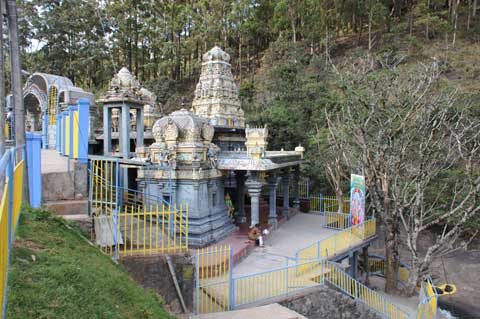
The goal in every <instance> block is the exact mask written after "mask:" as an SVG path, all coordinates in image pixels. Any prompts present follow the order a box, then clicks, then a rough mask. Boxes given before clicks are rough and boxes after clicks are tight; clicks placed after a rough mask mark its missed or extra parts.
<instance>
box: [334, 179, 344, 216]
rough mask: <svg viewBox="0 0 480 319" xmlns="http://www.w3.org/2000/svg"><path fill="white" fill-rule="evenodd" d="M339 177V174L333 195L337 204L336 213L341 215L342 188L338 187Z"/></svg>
mask: <svg viewBox="0 0 480 319" xmlns="http://www.w3.org/2000/svg"><path fill="white" fill-rule="evenodd" d="M341 178H342V177H341V176H340V174H337V181H336V182H335V184H336V190H335V195H336V196H337V203H338V213H339V214H342V213H343V199H342V197H343V193H342V188H341V187H340V183H341Z"/></svg>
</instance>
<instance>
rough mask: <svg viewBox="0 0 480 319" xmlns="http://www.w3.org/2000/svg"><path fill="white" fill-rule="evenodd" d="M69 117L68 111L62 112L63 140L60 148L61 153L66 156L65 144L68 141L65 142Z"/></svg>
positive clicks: (61, 138)
mask: <svg viewBox="0 0 480 319" xmlns="http://www.w3.org/2000/svg"><path fill="white" fill-rule="evenodd" d="M67 115H68V112H67V111H63V112H62V125H61V133H60V135H61V137H60V140H61V142H60V143H61V148H60V153H61V154H62V155H63V156H65V154H66V149H65V144H66V140H65V137H66V126H67V125H66V123H67V121H66V117H67Z"/></svg>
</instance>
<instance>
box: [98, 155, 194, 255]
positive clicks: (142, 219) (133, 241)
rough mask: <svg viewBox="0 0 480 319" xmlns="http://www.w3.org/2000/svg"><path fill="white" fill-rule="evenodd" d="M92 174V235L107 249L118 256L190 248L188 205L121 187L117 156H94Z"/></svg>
mask: <svg viewBox="0 0 480 319" xmlns="http://www.w3.org/2000/svg"><path fill="white" fill-rule="evenodd" d="M90 174H91V176H90V177H91V179H90V181H91V185H90V192H89V193H90V194H89V202H90V209H89V210H90V214H91V216H92V220H93V226H94V227H93V229H92V231H93V233H92V237H94V241H95V243H96V244H97V246H98V247H99V248H100V249H101V250H102V251H103V252H104V253H106V254H108V255H111V256H113V257H114V258H119V257H124V256H133V255H154V254H163V253H176V252H181V251H186V250H187V249H188V205H183V204H181V205H179V206H177V205H175V204H173V205H169V204H165V203H164V202H162V201H161V199H158V198H154V197H148V196H146V195H145V194H143V193H140V192H135V193H132V192H131V191H129V190H125V189H123V188H121V187H119V174H120V164H119V162H118V161H116V160H91V162H90Z"/></svg>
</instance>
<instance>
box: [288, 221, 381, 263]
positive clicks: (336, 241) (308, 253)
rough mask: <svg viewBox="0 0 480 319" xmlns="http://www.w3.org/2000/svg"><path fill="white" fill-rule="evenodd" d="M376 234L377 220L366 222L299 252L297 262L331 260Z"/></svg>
mask: <svg viewBox="0 0 480 319" xmlns="http://www.w3.org/2000/svg"><path fill="white" fill-rule="evenodd" d="M375 233H376V220H375V218H372V219H369V220H366V221H364V222H363V223H362V224H359V225H355V226H352V227H349V228H346V229H344V230H342V231H339V232H338V233H335V234H333V235H331V236H329V237H327V238H325V239H322V240H319V241H317V242H316V243H313V244H312V245H310V246H308V247H305V248H303V249H301V250H299V251H298V252H297V254H296V259H297V261H305V260H311V259H320V258H327V259H328V258H330V257H333V256H335V255H337V254H339V253H342V252H345V251H347V250H349V249H350V248H352V247H355V246H357V245H359V244H360V243H361V242H362V241H364V240H365V239H368V238H370V237H372V236H374V235H375Z"/></svg>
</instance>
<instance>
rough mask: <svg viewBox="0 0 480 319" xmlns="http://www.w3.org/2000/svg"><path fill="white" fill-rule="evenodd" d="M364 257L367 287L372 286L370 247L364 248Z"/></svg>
mask: <svg viewBox="0 0 480 319" xmlns="http://www.w3.org/2000/svg"><path fill="white" fill-rule="evenodd" d="M362 255H363V267H364V268H365V285H367V286H368V285H369V284H370V280H369V273H370V265H369V264H368V246H365V247H363V248H362Z"/></svg>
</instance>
